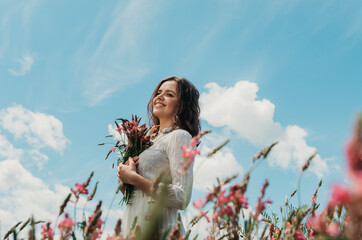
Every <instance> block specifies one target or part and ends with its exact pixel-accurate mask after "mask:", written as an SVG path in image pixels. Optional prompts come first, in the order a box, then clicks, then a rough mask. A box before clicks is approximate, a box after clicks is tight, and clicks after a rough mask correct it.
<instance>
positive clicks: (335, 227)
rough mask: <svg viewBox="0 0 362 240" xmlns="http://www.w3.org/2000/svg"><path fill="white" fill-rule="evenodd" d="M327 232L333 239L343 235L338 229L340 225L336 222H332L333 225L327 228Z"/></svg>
mask: <svg viewBox="0 0 362 240" xmlns="http://www.w3.org/2000/svg"><path fill="white" fill-rule="evenodd" d="M326 232H327V233H328V234H329V235H330V236H333V237H337V236H339V235H340V234H341V232H340V230H339V228H338V224H337V223H336V222H332V223H331V224H329V225H328V226H327V230H326Z"/></svg>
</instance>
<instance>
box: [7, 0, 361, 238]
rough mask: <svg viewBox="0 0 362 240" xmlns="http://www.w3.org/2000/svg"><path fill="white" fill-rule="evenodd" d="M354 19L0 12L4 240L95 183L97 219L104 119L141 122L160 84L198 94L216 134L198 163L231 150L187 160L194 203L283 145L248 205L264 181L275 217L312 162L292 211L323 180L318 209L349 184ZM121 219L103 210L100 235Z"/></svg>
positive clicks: (92, 10)
mask: <svg viewBox="0 0 362 240" xmlns="http://www.w3.org/2000/svg"><path fill="white" fill-rule="evenodd" d="M361 16H362V5H361V3H359V2H358V1H350V2H341V1H317V2H316V1H237V0H224V1H221V0H219V1H216V0H212V1H208V2H207V3H206V1H173V0H172V1H103V2H99V1H92V2H90V1H43V0H34V1H16V2H14V1H7V0H0V36H1V37H0V83H1V87H0V165H1V168H0V172H1V176H0V180H1V181H0V203H1V204H0V219H4V218H8V219H11V222H10V220H9V222H4V221H3V220H2V221H1V223H0V226H1V229H2V231H1V232H4V231H5V230H6V229H7V228H9V227H11V226H12V225H13V223H15V222H16V221H17V220H21V219H24V218H26V217H28V216H29V215H30V214H31V213H32V212H34V211H36V212H37V214H38V215H39V216H40V217H41V218H47V219H49V220H52V219H53V218H52V217H51V216H52V215H55V214H52V213H54V211H55V212H57V206H58V205H59V204H54V203H55V202H58V203H60V202H61V201H62V199H63V197H65V196H66V193H67V191H68V190H67V189H68V188H69V187H73V185H74V184H75V183H76V182H82V181H84V180H85V178H87V176H88V174H89V173H90V172H91V171H92V170H95V178H94V180H97V181H99V182H100V185H99V191H98V194H97V199H103V201H104V206H106V207H108V206H109V203H110V201H111V198H112V196H113V191H114V188H115V187H116V185H115V184H116V183H115V172H114V170H112V169H111V161H104V160H103V159H104V156H105V154H106V152H107V150H108V148H107V147H99V146H97V144H98V143H100V142H102V141H104V138H103V136H105V135H107V134H108V133H109V126H108V124H112V122H113V120H114V119H116V118H118V117H124V118H129V117H130V116H131V114H137V115H140V116H142V117H143V118H144V119H146V104H147V102H148V100H149V97H150V95H151V93H152V91H153V89H154V87H155V86H156V85H157V83H158V82H159V81H160V80H161V79H162V78H164V77H166V76H170V75H177V76H183V77H186V78H188V79H189V80H190V81H191V82H193V83H194V84H195V85H196V86H197V88H198V89H199V91H200V93H201V101H200V102H201V103H202V104H201V107H202V125H203V128H204V129H212V130H213V134H210V135H209V136H208V137H207V138H206V139H205V140H204V142H203V144H202V145H201V150H202V151H204V153H207V150H208V149H211V148H212V147H214V146H216V145H217V144H218V143H220V142H221V141H222V140H223V139H226V138H228V137H230V138H231V142H230V144H229V145H228V146H227V147H226V148H225V149H224V150H223V151H222V152H220V153H219V154H218V155H217V156H215V158H214V159H209V160H205V159H204V158H203V157H200V158H198V159H197V163H196V164H199V163H200V162H202V161H204V160H205V161H204V163H203V165H202V167H200V171H199V172H198V173H196V177H195V189H194V192H193V200H196V199H198V198H199V197H202V196H204V194H205V192H204V190H203V189H204V188H205V187H207V184H208V183H210V182H212V181H214V182H215V181H216V180H215V179H216V176H217V175H220V177H224V176H226V175H231V174H232V172H233V171H236V170H237V171H238V172H239V173H240V174H241V175H242V173H245V171H246V169H248V167H249V164H250V161H251V159H252V157H253V155H254V154H255V153H256V152H257V151H258V150H259V149H261V148H262V147H264V146H265V145H267V144H269V143H270V142H272V141H274V140H280V141H281V143H282V144H280V146H279V148H278V149H275V152H273V154H274V155H273V156H271V158H270V159H268V160H266V161H265V162H263V163H262V164H261V165H260V166H259V167H258V169H257V170H256V171H255V172H254V173H253V176H252V180H251V183H250V187H249V189H248V192H247V195H248V197H249V200H250V203H251V206H252V207H254V203H255V201H256V200H257V198H258V196H259V189H260V187H261V185H262V184H263V182H264V179H265V178H268V179H269V181H270V187H269V189H268V190H267V192H266V195H267V196H269V197H270V199H272V200H273V201H274V203H273V204H272V207H273V208H274V209H279V204H281V203H283V201H284V196H285V195H287V194H290V193H291V192H292V191H293V190H294V189H295V187H296V183H297V177H298V171H299V170H298V169H299V166H300V165H301V164H302V163H303V161H304V160H306V159H307V158H308V157H309V155H310V154H311V153H312V152H314V151H315V150H317V151H318V156H317V159H316V161H315V162H314V165H312V168H311V170H310V171H307V172H306V173H305V174H304V177H303V179H302V200H303V202H309V199H310V197H311V195H312V194H313V192H314V189H315V187H316V185H317V184H318V181H319V179H320V178H323V179H324V186H323V187H322V190H321V192H320V195H319V198H318V200H319V201H320V202H321V203H322V205H325V204H326V201H327V199H328V196H329V191H328V189H329V187H330V186H331V184H332V183H333V182H336V181H339V182H342V183H344V184H348V178H347V177H346V174H345V168H346V166H345V163H344V152H343V145H344V144H345V141H346V139H347V138H348V136H349V134H350V132H351V129H352V123H353V120H354V118H355V116H356V114H357V112H358V111H361V107H362V102H361V97H360V95H361V94H360V92H361V90H362V81H361V76H362V68H361V55H362V44H361V40H362V39H361V38H362V17H361ZM261 136H262V137H261ZM288 159H289V160H288ZM239 180H240V178H239ZM39 194H42V197H40V198H41V199H42V200H39ZM96 201H97V200H96ZM96 201H95V202H96ZM90 207H92V206H90ZM189 211H190V212H192V207H191V205H190V207H189ZM121 214H122V209H121V208H120V207H119V206H117V205H115V206H113V208H112V210H111V214H110V221H109V228H111V227H112V228H113V222H114V221H115V219H116V218H117V217H118V216H119V215H121ZM52 221H54V220H52Z"/></svg>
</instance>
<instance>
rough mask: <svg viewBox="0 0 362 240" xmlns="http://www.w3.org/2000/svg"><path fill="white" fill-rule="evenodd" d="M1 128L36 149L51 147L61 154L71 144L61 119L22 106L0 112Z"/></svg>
mask: <svg viewBox="0 0 362 240" xmlns="http://www.w3.org/2000/svg"><path fill="white" fill-rule="evenodd" d="M0 126H2V128H3V129H5V130H7V131H9V132H10V133H12V134H14V135H15V138H16V139H20V138H24V139H25V140H26V141H27V142H28V143H29V144H30V145H31V146H32V147H34V148H36V149H40V148H43V147H50V148H52V149H54V150H56V151H58V152H60V153H61V152H62V151H63V150H64V148H65V147H66V145H67V144H68V143H69V140H68V139H67V138H66V137H65V136H64V134H63V124H62V122H61V121H59V119H57V118H55V117H54V116H52V115H46V114H44V113H39V112H32V111H30V110H28V109H26V108H24V107H23V106H21V105H15V106H12V107H8V108H6V109H2V110H0ZM37 155H39V154H37ZM41 158H43V159H44V156H43V157H41Z"/></svg>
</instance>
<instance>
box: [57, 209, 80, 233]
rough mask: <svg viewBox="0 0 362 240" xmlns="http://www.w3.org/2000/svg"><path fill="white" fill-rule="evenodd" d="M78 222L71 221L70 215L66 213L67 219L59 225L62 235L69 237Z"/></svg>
mask: <svg viewBox="0 0 362 240" xmlns="http://www.w3.org/2000/svg"><path fill="white" fill-rule="evenodd" d="M76 225H77V222H76V221H74V220H73V219H71V218H70V217H69V216H68V213H65V218H64V219H63V221H61V222H60V223H59V225H58V228H59V230H60V232H61V233H62V235H67V234H68V233H69V232H71V231H72V227H73V226H76Z"/></svg>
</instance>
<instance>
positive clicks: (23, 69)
mask: <svg viewBox="0 0 362 240" xmlns="http://www.w3.org/2000/svg"><path fill="white" fill-rule="evenodd" d="M17 61H18V62H19V63H20V70H18V71H16V70H13V69H10V68H9V69H8V71H9V72H10V73H11V74H12V75H14V76H24V75H25V74H26V73H27V72H29V71H30V70H31V66H32V65H33V64H34V58H33V57H32V56H30V55H28V54H25V55H24V56H23V58H22V59H18V60H17Z"/></svg>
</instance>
